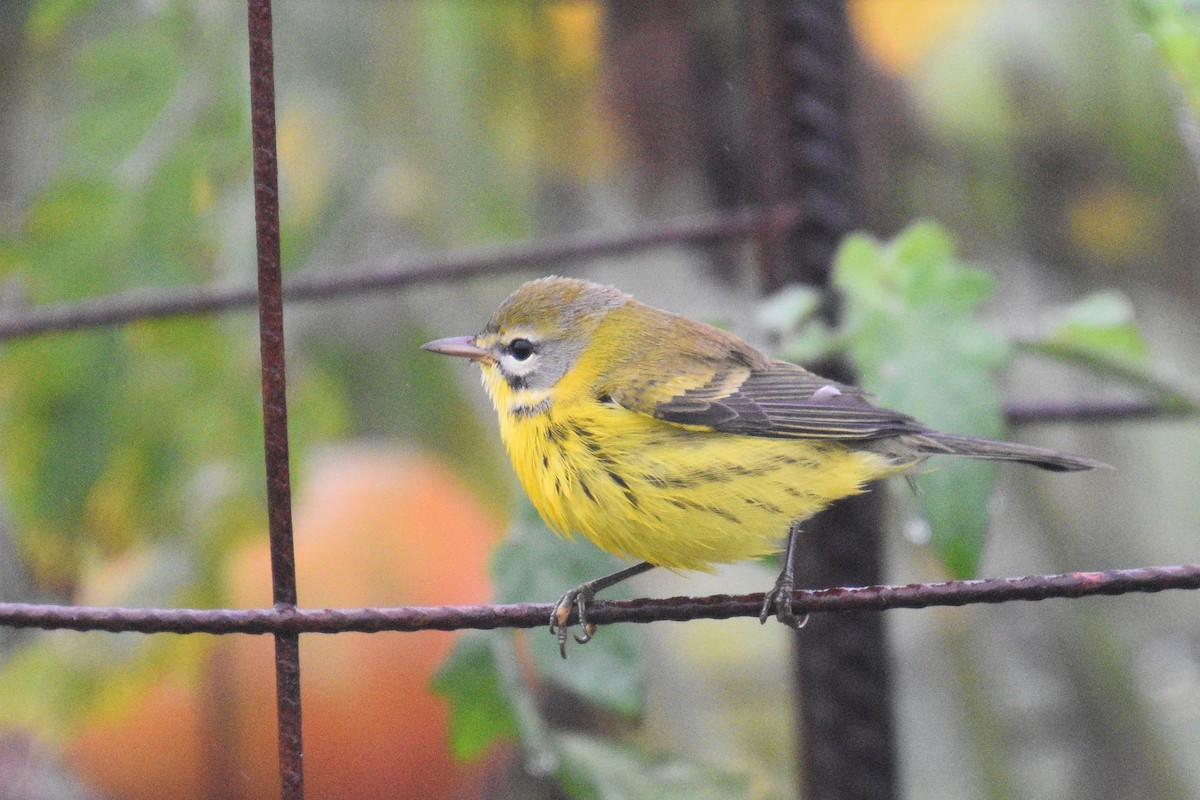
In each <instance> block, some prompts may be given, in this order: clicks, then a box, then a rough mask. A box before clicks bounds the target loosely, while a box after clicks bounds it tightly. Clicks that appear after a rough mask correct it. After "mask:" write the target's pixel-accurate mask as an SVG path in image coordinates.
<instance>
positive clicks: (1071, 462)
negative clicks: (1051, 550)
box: [912, 431, 1112, 472]
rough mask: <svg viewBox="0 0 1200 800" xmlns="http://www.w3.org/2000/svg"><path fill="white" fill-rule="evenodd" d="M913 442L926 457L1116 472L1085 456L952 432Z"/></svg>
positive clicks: (920, 437) (925, 435)
mask: <svg viewBox="0 0 1200 800" xmlns="http://www.w3.org/2000/svg"><path fill="white" fill-rule="evenodd" d="M912 443H913V444H914V445H915V446H916V448H917V451H918V452H920V453H921V454H923V455H953V456H963V457H965V458H981V459H985V460H987V461H1016V462H1019V463H1022V464H1031V465H1033V466H1035V467H1041V468H1042V469H1048V470H1051V471H1052V472H1078V471H1080V470H1087V469H1112V467H1110V466H1109V465H1108V464H1105V463H1104V462H1103V461H1096V460H1094V459H1091V458H1083V457H1082V456H1073V455H1070V454H1068V453H1060V452H1058V451H1057V450H1047V449H1046V448H1044V447H1033V446H1032V445H1027V444H1017V443H1015V442H996V441H992V440H991V439H976V438H974V437H971V436H953V435H951V434H948V433H937V432H934V431H929V432H928V433H922V434H918V435H916V436H913V437H912Z"/></svg>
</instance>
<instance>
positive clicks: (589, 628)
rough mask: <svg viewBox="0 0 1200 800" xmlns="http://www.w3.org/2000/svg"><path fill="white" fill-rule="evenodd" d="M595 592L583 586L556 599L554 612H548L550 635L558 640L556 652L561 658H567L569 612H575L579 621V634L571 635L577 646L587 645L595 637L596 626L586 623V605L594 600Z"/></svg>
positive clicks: (569, 627)
mask: <svg viewBox="0 0 1200 800" xmlns="http://www.w3.org/2000/svg"><path fill="white" fill-rule="evenodd" d="M595 596H596V592H595V590H594V589H592V587H590V586H588V585H587V584H584V585H582V586H578V587H576V588H574V589H572V590H571V591H569V592H567V593H566V594H564V595H563V596H562V597H560V598H558V602H557V603H555V605H554V611H552V612H550V633H552V634H554V638H555V639H557V640H558V652H559V655H561V656H562V657H563V658H566V657H567V637H568V635H571V626H570V625H569V624H568V623H569V621H570V619H571V611H572V610H574V611H575V612H576V615H577V618H578V620H579V627H580V629H581V632H580V633H576V634H574V635H573V638H574V639H575V641H576V642H578V643H579V644H587V643H588V642H590V641H591V640H592V637H593V636H595V635H596V626H595V625H593V624H592V623H590V622H588V621H587V605H588V603H590V602H592V600H593V599H594V598H595Z"/></svg>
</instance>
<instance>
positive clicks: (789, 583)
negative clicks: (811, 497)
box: [758, 522, 808, 629]
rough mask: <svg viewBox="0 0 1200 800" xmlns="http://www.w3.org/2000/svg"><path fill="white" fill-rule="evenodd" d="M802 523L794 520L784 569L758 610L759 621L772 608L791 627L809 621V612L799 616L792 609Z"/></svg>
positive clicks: (799, 626)
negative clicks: (801, 616)
mask: <svg viewBox="0 0 1200 800" xmlns="http://www.w3.org/2000/svg"><path fill="white" fill-rule="evenodd" d="M799 541H800V523H799V522H793V523H792V527H791V530H789V531H788V541H787V550H786V551H784V554H783V571H781V572H780V573H779V577H778V578H776V579H775V588H773V589H771V591H769V592H767V594H766V596H764V597H763V604H762V610H761V611H759V612H758V621H759V622H762V623H765V622H766V621H767V617H769V616H771V608H772V607H774V609H775V618H776V619H778V620H779V621H780V622H782V623H783V624H784V625H787V626H788V627H789V628H796V629H800V628H803V627H804V625H805V624H806V623H807V622H808V614H805V615H804V617H803V618H800V617H797V616H796V612H794V611H792V591H793V590H794V589H795V588H796V554H797V552H798V551H799V547H798V543H799Z"/></svg>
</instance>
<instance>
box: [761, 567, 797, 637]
mask: <svg viewBox="0 0 1200 800" xmlns="http://www.w3.org/2000/svg"><path fill="white" fill-rule="evenodd" d="M794 590H795V585H794V581H793V579H792V578H791V576H789V575H780V576H779V579H778V580H776V581H775V587H774V588H773V589H771V590H770V591H769V592H767V593H766V594H765V595H764V596H763V604H762V609H761V610H760V611H759V612H758V621H759V622H760V623H762V624H766V622H767V618H768V617H769V616H771V611H772V610H774V611H775V618H776V619H777V620H779V621H780V622H782V623H783V624H784V625H787V626H788V627H789V628H794V629H795V630H800V629H801V628H803V627H804V626H805V625H807V624H808V614H805V615H804V616H803V617H798V616H796V612H795V611H793V610H792V592H793V591H794Z"/></svg>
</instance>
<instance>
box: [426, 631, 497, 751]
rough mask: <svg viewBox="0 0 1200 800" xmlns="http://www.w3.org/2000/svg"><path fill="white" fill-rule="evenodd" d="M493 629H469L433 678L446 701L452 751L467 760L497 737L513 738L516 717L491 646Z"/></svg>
mask: <svg viewBox="0 0 1200 800" xmlns="http://www.w3.org/2000/svg"><path fill="white" fill-rule="evenodd" d="M496 635H497V634H495V633H494V632H492V631H472V632H470V633H467V634H465V635H463V636H461V637H459V639H458V641H457V642H455V644H454V649H453V650H451V651H450V655H449V657H447V659H446V661H445V662H443V664H442V666H441V668H440V669H439V670H438V672H437V675H435V676H434V678H433V690H434V691H435V692H436V693H437V694H440V695H441V696H442V697H445V698H446V701H447V702H448V703H449V705H450V749H451V752H453V753H454V757H455V758H457V759H460V760H463V761H468V760H470V759H473V758H477V757H478V756H480V755H482V754H483V753H484V752H485V751H487V749H488V748H489V747H491V746H492V744H494V743H495V742H497V741H500V740H510V741H511V740H515V739H516V738H517V733H518V730H517V720H516V716H515V714H514V711H513V706H512V703H511V702H510V700H509V698H508V697H507V696H506V694H505V692H504V689H503V681H502V680H501V676H500V672H499V670H498V669H497V665H496V655H495V651H494V650H493V648H492V638H493V637H494V636H496Z"/></svg>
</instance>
